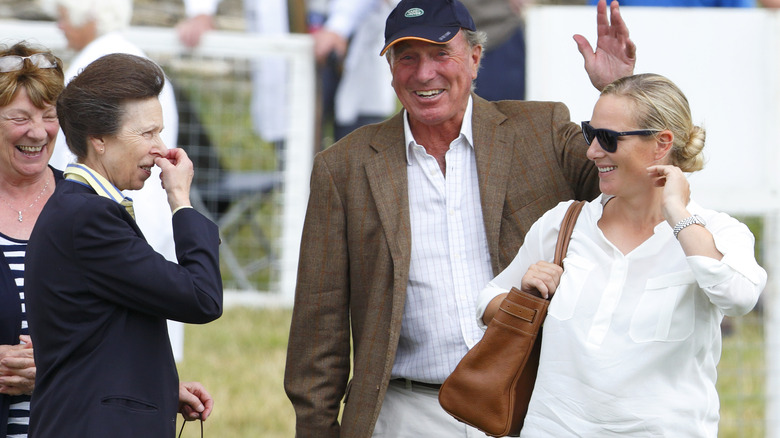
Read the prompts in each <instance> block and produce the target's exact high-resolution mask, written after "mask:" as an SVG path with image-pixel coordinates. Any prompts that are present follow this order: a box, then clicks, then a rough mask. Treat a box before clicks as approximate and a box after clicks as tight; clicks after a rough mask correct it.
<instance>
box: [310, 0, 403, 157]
mask: <svg viewBox="0 0 780 438" xmlns="http://www.w3.org/2000/svg"><path fill="white" fill-rule="evenodd" d="M397 3H398V0H319V1H311V2H309V14H308V17H309V18H308V19H309V32H310V33H311V35H312V37H313V38H314V56H315V59H316V61H317V65H318V68H319V72H320V75H319V76H320V80H321V104H322V117H321V119H322V120H321V121H322V124H323V125H328V124H329V123H330V122H331V121H332V123H333V138H332V140H333V142H336V141H338V140H340V139H341V138H343V137H344V136H345V135H347V134H349V133H350V132H352V131H354V130H355V129H357V128H359V127H361V126H363V125H368V124H370V123H379V122H381V121H383V120H385V119H386V118H387V117H389V116H390V115H392V114H393V113H394V112H395V110H396V107H397V105H398V100H397V99H396V96H395V92H394V91H393V87H392V86H391V85H390V82H391V81H392V76H391V74H390V69H388V68H387V61H386V60H385V59H384V58H383V57H381V56H377V54H378V53H379V52H380V51H382V47H383V46H384V39H383V35H382V33H381V32H377V29H381V28H382V27H383V26H384V22H385V19H386V18H387V16H388V15H389V14H390V11H392V9H393V8H394V7H395V5H396V4H397ZM322 131H323V133H324V134H325V133H326V132H327V129H326V128H322ZM323 143H324V144H323V145H322V146H323V147H325V146H329V145H330V142H329V141H328V140H327V139H325V140H324V142H323Z"/></svg>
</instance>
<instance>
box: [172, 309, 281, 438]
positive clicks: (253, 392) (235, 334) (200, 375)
mask: <svg viewBox="0 0 780 438" xmlns="http://www.w3.org/2000/svg"><path fill="white" fill-rule="evenodd" d="M290 315H291V311H290V310H279V309H250V308H231V309H227V310H226V311H225V314H224V315H223V316H222V317H221V318H220V319H218V320H217V321H215V322H213V323H210V324H207V325H202V326H197V325H188V326H187V327H186V329H185V338H184V341H185V348H184V360H183V361H182V362H181V363H180V364H179V376H180V378H181V380H183V381H186V380H197V381H200V382H201V383H203V384H204V385H205V386H206V389H207V390H208V391H209V392H210V393H211V395H212V396H213V397H214V412H213V414H212V416H211V417H209V419H208V420H207V421H206V422H205V423H204V435H205V436H207V437H231V438H242V437H246V438H258V437H263V438H277V437H278V438H281V437H285V438H288V437H292V436H294V424H295V420H294V418H295V417H294V414H293V409H292V405H291V404H290V402H289V401H288V400H287V397H286V396H285V394H284V389H283V387H282V377H283V376H284V362H285V354H286V350H287V336H288V330H289V327H290ZM179 421H180V422H181V416H179ZM177 430H178V429H177ZM184 436H185V437H196V436H200V430H199V429H198V425H197V423H191V424H188V425H187V427H186V428H185V431H184Z"/></svg>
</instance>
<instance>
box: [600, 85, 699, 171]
mask: <svg viewBox="0 0 780 438" xmlns="http://www.w3.org/2000/svg"><path fill="white" fill-rule="evenodd" d="M601 95H602V96H604V95H614V96H622V97H626V98H628V99H630V100H631V101H632V102H633V103H634V106H635V109H636V111H635V115H636V120H635V121H636V123H637V127H638V129H648V130H653V131H663V130H665V129H668V130H669V131H671V132H672V134H674V141H673V143H672V149H671V160H672V164H673V165H675V166H677V167H679V168H680V169H681V170H682V171H684V172H695V171H697V170H701V169H702V168H704V156H703V155H702V149H704V140H705V137H706V133H705V131H704V128H702V127H701V126H696V125H694V124H693V121H692V118H691V108H690V106H689V105H688V99H687V98H686V97H685V95H684V94H683V92H682V91H681V90H680V89H679V88H678V87H677V85H675V84H674V82H672V81H670V80H669V79H667V78H666V77H664V76H661V75H658V74H652V73H646V74H639V75H634V76H626V77H624V78H620V79H618V80H616V81H614V82H612V83H611V84H609V85H607V86H606V87H604V89H603V90H602V91H601Z"/></svg>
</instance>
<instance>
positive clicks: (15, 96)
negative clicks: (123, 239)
mask: <svg viewBox="0 0 780 438" xmlns="http://www.w3.org/2000/svg"><path fill="white" fill-rule="evenodd" d="M63 87H64V83H63V72H62V62H61V61H60V59H59V58H57V57H55V56H54V55H52V54H51V53H50V52H49V51H48V50H47V49H43V48H37V47H33V46H31V45H29V44H27V43H24V42H21V43H18V44H15V45H13V46H12V47H7V46H0V438H3V437H9V438H24V437H27V426H28V423H29V415H30V394H31V393H32V390H33V387H34V386H35V363H34V362H33V349H32V348H33V346H32V342H30V338H29V336H28V333H27V318H26V315H25V304H24V255H25V251H26V248H27V240H28V239H29V237H30V232H31V231H32V229H33V225H35V221H36V220H37V219H38V214H39V213H40V211H41V209H42V208H43V205H44V204H45V203H46V201H47V200H48V199H49V197H50V196H51V194H52V193H53V192H54V186H55V184H56V182H57V181H58V180H60V179H62V172H60V171H58V170H55V169H54V168H51V167H49V166H48V165H47V163H48V162H49V157H51V154H52V151H53V149H54V141H55V140H56V138H57V133H58V132H59V122H58V121H57V112H56V109H55V103H56V101H57V97H58V96H59V94H60V92H61V91H62V89H63Z"/></svg>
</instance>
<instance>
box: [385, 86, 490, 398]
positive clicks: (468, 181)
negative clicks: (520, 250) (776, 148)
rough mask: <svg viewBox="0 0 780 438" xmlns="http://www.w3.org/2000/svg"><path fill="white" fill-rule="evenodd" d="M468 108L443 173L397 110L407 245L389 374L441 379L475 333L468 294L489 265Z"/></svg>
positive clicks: (484, 278)
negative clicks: (395, 348)
mask: <svg viewBox="0 0 780 438" xmlns="http://www.w3.org/2000/svg"><path fill="white" fill-rule="evenodd" d="M471 113H472V102H471V99H469V103H468V106H467V109H466V114H465V115H464V118H463V124H462V126H461V132H460V136H459V137H458V138H457V139H455V140H454V141H453V142H452V143H450V149H449V150H448V151H447V153H446V156H445V157H446V161H447V175H446V176H447V177H446V179H445V177H444V175H443V174H442V172H441V169H440V168H439V164H438V162H437V161H436V159H435V158H434V157H433V156H431V155H428V153H427V152H426V151H425V149H424V148H423V146H421V145H418V144H417V143H416V142H415V141H414V138H413V137H412V134H411V130H410V129H409V124H408V121H407V119H406V117H404V135H405V141H406V145H407V164H408V167H407V176H408V181H409V183H408V187H409V189H408V190H409V216H410V224H411V234H412V251H411V263H410V268H409V282H408V285H407V289H406V290H407V293H406V306H405V307H404V314H403V322H402V324H401V338H400V341H399V344H398V352H397V353H396V358H395V363H394V365H393V371H392V377H393V378H398V377H404V378H408V379H412V380H419V381H423V382H430V383H441V382H443V381H444V379H445V378H446V377H447V376H448V375H449V374H450V373H451V372H452V370H453V369H454V368H455V365H457V364H458V362H459V361H460V359H462V358H463V355H465V354H466V352H467V351H468V349H469V348H471V347H472V346H473V345H474V344H475V343H476V342H477V341H478V340H479V339H480V338H481V337H482V331H481V330H480V329H479V327H478V326H477V324H476V322H475V321H474V312H475V311H476V308H475V302H476V297H477V293H478V292H479V290H480V288H481V287H482V286H483V285H485V284H486V283H487V281H488V280H490V278H491V277H492V269H491V265H490V254H489V252H488V245H487V238H486V236H485V226H484V220H483V218H482V207H481V205H480V196H479V185H478V182H477V167H476V159H475V157H474V147H473V140H472V135H471Z"/></svg>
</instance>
